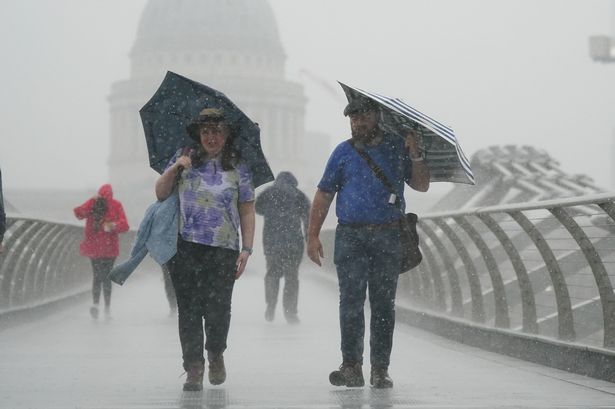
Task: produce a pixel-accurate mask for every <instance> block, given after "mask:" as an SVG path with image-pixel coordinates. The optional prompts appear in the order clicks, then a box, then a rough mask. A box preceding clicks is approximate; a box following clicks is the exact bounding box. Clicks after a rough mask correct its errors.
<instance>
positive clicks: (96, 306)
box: [90, 304, 98, 320]
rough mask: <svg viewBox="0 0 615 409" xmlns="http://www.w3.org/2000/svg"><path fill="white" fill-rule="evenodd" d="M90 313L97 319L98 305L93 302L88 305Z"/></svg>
mask: <svg viewBox="0 0 615 409" xmlns="http://www.w3.org/2000/svg"><path fill="white" fill-rule="evenodd" d="M90 315H91V316H92V318H93V319H95V320H96V319H98V305H96V304H94V305H92V306H91V307H90Z"/></svg>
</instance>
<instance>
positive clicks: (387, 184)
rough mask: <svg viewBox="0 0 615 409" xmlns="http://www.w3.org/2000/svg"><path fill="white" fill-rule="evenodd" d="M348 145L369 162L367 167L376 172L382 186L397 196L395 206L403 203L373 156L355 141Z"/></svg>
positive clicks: (349, 140) (350, 141) (352, 140)
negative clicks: (360, 147)
mask: <svg viewBox="0 0 615 409" xmlns="http://www.w3.org/2000/svg"><path fill="white" fill-rule="evenodd" d="M348 143H349V144H350V146H352V147H353V148H354V150H355V151H357V153H358V154H359V156H361V157H362V158H363V159H364V160H365V162H367V166H369V168H370V169H371V170H372V172H374V175H375V176H376V178H378V180H380V182H382V184H383V185H384V187H386V189H387V190H388V191H389V193H391V194H392V195H395V197H396V199H395V204H396V205H397V204H398V203H401V202H400V200H399V198H398V197H397V191H396V190H395V188H394V187H393V184H391V182H390V181H389V179H387V177H386V175H385V174H384V171H383V170H382V169H381V168H380V166H378V165H377V164H376V162H374V160H373V159H372V158H371V156H369V155H368V154H367V152H365V151H364V150H363V149H359V148H358V147H357V145H356V141H355V140H354V139H348ZM397 208H398V209H399V211H400V212H401V209H400V208H399V206H397Z"/></svg>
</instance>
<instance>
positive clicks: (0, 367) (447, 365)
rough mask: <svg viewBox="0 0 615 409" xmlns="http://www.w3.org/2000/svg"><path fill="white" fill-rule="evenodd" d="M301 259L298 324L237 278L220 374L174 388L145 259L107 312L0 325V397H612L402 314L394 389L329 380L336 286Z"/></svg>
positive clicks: (243, 400)
mask: <svg viewBox="0 0 615 409" xmlns="http://www.w3.org/2000/svg"><path fill="white" fill-rule="evenodd" d="M305 267H306V268H304V269H303V270H302V273H301V274H302V282H301V295H300V318H301V323H300V324H299V325H292V326H291V325H287V324H286V323H285V322H284V320H283V317H281V315H280V314H279V313H278V316H277V317H276V320H275V321H274V322H273V323H267V322H265V321H264V318H263V312H264V301H263V298H264V296H263V284H262V274H261V273H259V272H258V271H257V270H256V269H253V270H252V271H248V272H247V273H246V275H245V276H244V277H243V278H242V279H241V280H240V281H238V282H237V285H236V287H235V295H234V305H233V318H232V323H231V331H230V334H229V349H228V350H227V352H226V354H225V359H226V364H227V370H228V379H227V382H226V383H225V384H224V385H221V386H217V387H212V386H210V385H207V384H206V385H205V388H204V390H203V392H189V393H183V392H182V391H181V385H182V382H183V378H180V374H181V373H182V372H183V370H182V369H181V365H180V347H179V340H178V336H177V320H176V319H175V318H173V317H169V316H168V307H167V304H166V299H165V297H164V291H163V288H162V281H161V277H160V273H159V272H158V271H157V270H156V269H154V268H151V269H149V270H143V271H140V272H139V273H137V275H136V276H135V277H133V278H131V279H130V280H129V281H128V282H127V284H125V285H124V287H121V288H120V287H117V286H115V287H114V293H113V305H112V307H113V311H112V319H110V320H105V319H101V320H99V321H96V322H94V321H92V319H91V318H90V316H89V314H88V306H89V305H88V304H86V303H82V304H78V305H75V306H74V307H73V308H70V309H67V310H63V311H61V312H58V313H56V314H54V315H52V316H50V317H48V318H44V319H41V320H40V321H37V322H34V323H28V324H23V325H21V326H18V327H13V328H9V329H6V330H4V331H3V332H0V346H1V347H0V408H7V409H9V408H10V409H17V408H36V409H38V408H45V409H51V408H99V409H102V408H185V409H187V408H191V409H194V408H228V409H234V408H356V409H358V408H409V407H410V408H495V407H505V408H602V407H615V384H611V383H608V382H603V381H599V380H595V379H590V378H586V377H582V376H578V375H574V374H570V373H567V372H564V371H559V370H555V369H550V368H546V367H542V366H539V365H534V364H531V363H527V362H524V361H520V360H516V359H513V358H509V357H505V356H501V355H497V354H493V353H488V352H484V351H481V350H478V349H475V348H472V347H468V346H464V345H460V344H457V343H454V342H451V341H448V340H446V339H443V338H440V337H438V336H435V335H432V334H430V333H427V332H423V331H421V330H418V329H414V328H411V327H408V326H405V325H398V326H397V328H396V333H395V345H394V351H393V356H392V364H391V368H390V373H391V375H392V377H393V379H394V381H395V388H394V389H392V390H376V389H372V388H371V387H369V386H367V387H365V388H353V389H346V388H337V387H333V386H331V385H329V383H328V372H329V371H330V370H332V369H334V368H336V367H337V366H338V365H339V363H340V354H339V348H338V344H339V330H338V322H337V316H338V314H337V290H336V289H335V287H333V286H330V285H326V284H325V283H324V282H323V281H322V280H316V279H313V278H312V277H313V276H314V272H313V271H311V268H312V267H309V266H305ZM88 274H89V272H88ZM367 350H368V349H367V348H366V351H367ZM366 361H368V360H367V359H366ZM368 371H369V367H368V366H365V367H364V372H365V373H366V374H368Z"/></svg>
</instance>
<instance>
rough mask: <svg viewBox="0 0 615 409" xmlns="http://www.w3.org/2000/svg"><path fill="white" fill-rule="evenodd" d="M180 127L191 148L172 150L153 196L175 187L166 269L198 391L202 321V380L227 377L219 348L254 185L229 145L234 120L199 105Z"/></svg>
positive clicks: (247, 236)
mask: <svg viewBox="0 0 615 409" xmlns="http://www.w3.org/2000/svg"><path fill="white" fill-rule="evenodd" d="M187 131H188V134H189V136H190V137H191V138H192V139H193V140H194V141H195V142H197V148H196V149H193V150H190V151H189V152H186V150H185V149H183V150H182V149H180V150H178V151H177V152H176V154H175V156H174V157H173V158H172V159H171V160H170V162H169V164H168V166H167V168H166V170H165V171H164V173H163V174H162V175H161V176H160V178H159V179H158V181H157V182H156V196H157V198H158V199H159V200H164V199H166V198H167V197H169V196H170V195H171V194H173V192H174V190H175V189H176V188H177V192H178V195H179V203H180V223H179V237H178V242H177V254H176V255H175V256H174V257H173V258H172V259H171V260H170V261H169V263H168V268H169V271H170V273H171V279H172V281H173V286H174V287H175V291H176V295H177V307H178V315H179V337H180V342H181V346H182V354H183V366H184V369H185V370H186V372H187V380H186V383H185V384H184V390H201V389H202V388H203V385H202V383H203V374H204V362H205V359H204V353H203V352H204V351H203V341H204V336H203V320H204V321H205V325H204V327H205V350H206V351H207V360H208V361H209V373H208V377H209V382H210V383H211V384H213V385H219V384H221V383H223V382H224V381H225V380H226V369H225V366H224V358H223V352H224V350H225V349H226V346H227V345H226V340H227V334H228V330H229V325H230V319H231V297H232V293H233V285H234V282H235V280H236V279H238V278H239V277H240V276H241V274H242V273H243V272H244V270H245V267H246V264H247V261H248V257H249V256H250V255H251V254H252V243H253V239H254V221H255V216H254V186H253V183H252V176H251V173H250V171H249V169H248V167H247V166H246V164H245V163H244V162H243V161H242V160H241V159H240V157H239V154H238V152H237V151H236V150H235V149H234V148H233V146H234V144H233V139H234V138H235V137H236V135H237V134H238V132H239V129H238V126H236V125H235V123H233V122H232V121H230V120H229V118H228V117H227V115H226V114H225V111H224V109H222V108H206V109H203V110H202V111H201V112H200V113H199V116H198V117H197V119H196V120H194V121H193V122H192V123H190V124H189V125H188V127H187ZM239 231H241V243H242V244H241V246H240V245H239V238H240V234H239Z"/></svg>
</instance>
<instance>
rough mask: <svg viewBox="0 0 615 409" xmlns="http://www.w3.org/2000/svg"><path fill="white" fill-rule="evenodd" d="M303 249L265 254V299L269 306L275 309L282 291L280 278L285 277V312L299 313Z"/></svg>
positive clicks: (283, 298)
mask: <svg viewBox="0 0 615 409" xmlns="http://www.w3.org/2000/svg"><path fill="white" fill-rule="evenodd" d="M302 255H303V249H301V251H300V252H298V251H294V250H293V251H290V250H288V251H276V252H269V253H267V254H266V255H265V258H266V260H267V273H266V274H265V301H266V302H267V308H269V309H275V307H276V304H277V302H278V293H279V291H280V279H281V278H282V277H284V293H283V296H282V305H283V307H284V314H286V315H297V302H298V298H299V264H300V263H301V256H302Z"/></svg>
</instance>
